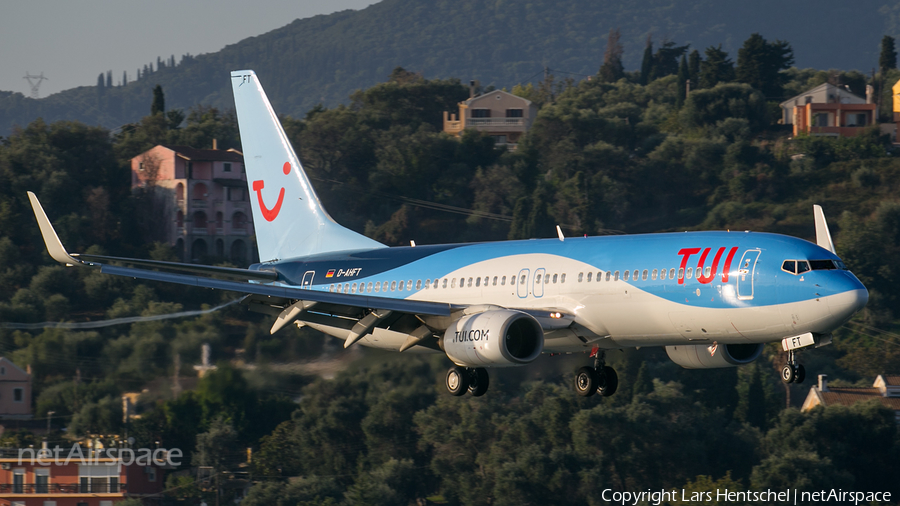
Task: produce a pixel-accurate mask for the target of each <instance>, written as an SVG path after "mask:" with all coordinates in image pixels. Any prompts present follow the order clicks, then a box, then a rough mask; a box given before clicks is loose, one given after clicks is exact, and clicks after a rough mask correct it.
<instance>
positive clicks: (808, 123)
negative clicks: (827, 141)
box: [793, 103, 877, 137]
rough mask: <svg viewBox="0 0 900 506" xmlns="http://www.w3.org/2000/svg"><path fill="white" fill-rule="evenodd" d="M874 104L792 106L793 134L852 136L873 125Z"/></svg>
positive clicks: (874, 115)
mask: <svg viewBox="0 0 900 506" xmlns="http://www.w3.org/2000/svg"><path fill="white" fill-rule="evenodd" d="M876 108H877V106H876V105H875V104H842V103H824V104H821V103H820V104H817V103H809V104H803V105H798V106H796V107H794V118H793V120H794V121H793V123H794V135H795V136H796V135H799V134H800V133H805V134H809V135H825V136H834V137H853V136H856V135H859V134H860V133H861V132H862V131H863V129H865V128H866V127H871V126H874V125H875V119H876V115H877V113H876Z"/></svg>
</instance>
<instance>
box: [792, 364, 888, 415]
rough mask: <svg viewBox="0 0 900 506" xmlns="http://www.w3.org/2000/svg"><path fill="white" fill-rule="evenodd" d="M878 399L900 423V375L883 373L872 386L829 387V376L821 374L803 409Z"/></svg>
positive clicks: (848, 404) (810, 390)
mask: <svg viewBox="0 0 900 506" xmlns="http://www.w3.org/2000/svg"><path fill="white" fill-rule="evenodd" d="M871 399H878V401H879V402H881V404H882V405H883V406H885V407H887V408H890V409H893V410H894V416H895V418H896V420H897V423H900V376H898V375H881V374H879V375H878V377H877V378H875V383H874V384H873V385H872V387H871V388H853V387H829V386H828V381H827V376H826V375H825V374H820V375H819V382H818V384H816V385H813V386H812V388H810V389H809V395H807V396H806V400H805V401H803V406H802V407H801V408H800V410H801V411H809V410H811V409H813V408H814V407H816V406H833V405H838V404H839V405H843V406H852V405H854V404H856V403H857V402H862V401H868V400H871Z"/></svg>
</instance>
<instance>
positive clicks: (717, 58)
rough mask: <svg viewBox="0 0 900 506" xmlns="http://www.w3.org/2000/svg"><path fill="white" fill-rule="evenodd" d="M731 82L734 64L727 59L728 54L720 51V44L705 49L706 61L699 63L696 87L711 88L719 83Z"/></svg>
mask: <svg viewBox="0 0 900 506" xmlns="http://www.w3.org/2000/svg"><path fill="white" fill-rule="evenodd" d="M733 80H734V63H732V61H731V60H730V59H729V58H728V53H726V52H725V51H722V44H719V45H718V46H717V47H713V46H709V47H708V48H706V60H703V61H702V62H700V75H699V77H698V81H699V82H698V83H697V87H698V88H712V87H713V86H715V85H717V84H719V83H723V82H724V83H727V82H730V81H733Z"/></svg>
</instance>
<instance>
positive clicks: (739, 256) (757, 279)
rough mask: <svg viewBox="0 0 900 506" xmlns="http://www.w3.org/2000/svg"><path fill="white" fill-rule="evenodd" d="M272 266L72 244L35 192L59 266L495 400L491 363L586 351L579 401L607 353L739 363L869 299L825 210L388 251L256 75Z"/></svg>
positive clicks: (259, 188) (244, 87)
mask: <svg viewBox="0 0 900 506" xmlns="http://www.w3.org/2000/svg"><path fill="white" fill-rule="evenodd" d="M232 87H233V90H234V95H235V105H236V109H237V113H238V121H239V126H240V131H241V139H242V144H243V148H244V161H245V167H246V171H247V183H248V189H249V190H250V192H251V193H250V195H251V205H252V209H253V218H254V225H255V229H256V233H257V247H258V250H259V257H260V259H262V260H263V261H262V262H261V263H259V264H255V265H253V266H251V267H250V269H247V270H244V269H228V268H219V267H210V266H198V265H189V264H177V263H168V262H157V261H149V260H139V259H124V258H114V257H102V256H91V255H74V254H69V253H68V252H66V250H65V248H64V247H63V246H62V244H61V243H60V242H59V239H58V238H57V237H56V233H55V232H54V231H53V228H52V226H51V225H50V222H49V220H48V219H47V217H46V215H45V214H44V212H43V209H41V207H40V204H39V203H38V201H37V198H36V197H35V196H34V195H33V194H29V196H30V198H31V200H32V204H33V206H34V209H35V214H36V216H37V219H38V223H39V224H40V227H41V231H42V233H43V236H44V240H45V242H46V243H47V247H48V251H49V252H50V254H51V256H52V257H53V258H54V259H56V260H57V261H60V262H62V263H64V264H68V265H83V266H87V267H93V268H99V269H100V270H101V271H102V272H106V273H109V274H117V275H124V276H130V277H135V278H141V279H150V280H160V281H168V282H174V283H181V284H187V285H195V286H204V287H209V288H218V289H224V290H233V291H238V292H244V293H247V296H246V298H245V299H244V303H245V304H246V305H248V306H249V308H250V309H251V310H255V311H261V312H265V313H269V314H272V315H273V316H275V317H276V319H275V323H274V324H273V326H272V329H271V331H272V333H274V332H277V331H278V330H279V329H281V328H283V327H284V326H285V325H288V324H292V323H293V324H296V325H300V326H309V327H311V328H314V329H317V330H319V331H322V332H324V333H326V334H329V335H332V336H335V337H338V338H340V339H343V340H344V346H345V347H349V346H351V345H353V344H355V343H359V344H360V345H363V346H370V347H375V348H382V349H387V350H394V351H400V352H406V353H420V352H431V353H445V354H446V355H447V357H449V359H450V360H451V361H452V362H453V363H454V364H455V365H454V366H453V367H451V368H450V370H449V371H448V373H447V377H446V385H447V388H448V390H449V391H450V392H451V393H453V394H454V395H462V394H464V393H466V392H469V393H471V394H473V395H476V396H477V395H483V394H484V393H485V392H486V391H487V388H488V383H489V376H488V372H487V369H486V368H490V367H508V366H520V365H525V364H528V363H530V362H532V361H533V360H535V359H536V358H537V357H538V356H539V355H540V354H541V353H557V352H583V351H588V350H590V351H591V352H592V353H591V356H592V357H594V360H593V364H591V365H586V366H585V367H582V368H581V369H579V370H578V371H577V373H576V375H575V389H576V391H577V392H578V393H579V394H581V395H585V396H588V395H593V394H594V393H600V394H601V395H612V393H614V392H615V390H616V387H617V384H618V379H617V375H616V373H615V371H614V370H613V369H612V368H610V367H608V366H606V365H605V363H604V352H605V351H606V350H611V349H621V348H626V347H645V346H664V347H665V348H666V352H667V353H668V356H669V357H670V358H671V359H672V360H673V361H674V362H676V363H678V364H679V365H681V366H683V367H687V368H715V367H732V366H738V365H743V364H748V363H750V362H752V361H754V360H756V359H757V358H758V357H759V356H760V354H761V352H762V348H763V345H764V344H765V343H769V342H777V341H781V343H782V346H783V348H784V350H785V351H786V352H787V353H788V364H787V365H786V366H785V367H784V369H783V371H782V379H783V380H784V381H786V382H799V381H803V378H804V376H805V371H804V369H803V366H802V365H800V364H798V363H797V361H796V360H795V358H794V351H795V350H796V349H799V348H803V347H806V346H821V345H825V344H828V343H830V342H831V332H832V331H833V330H834V329H836V328H838V327H839V326H841V325H843V324H844V323H845V322H846V321H847V320H848V319H850V318H851V317H852V316H853V315H854V314H855V313H856V312H858V311H859V310H860V309H862V308H863V307H864V306H865V304H866V302H867V299H868V292H867V291H866V289H865V287H864V286H863V285H862V283H860V282H859V280H858V279H857V278H856V277H855V276H854V275H853V274H852V273H851V272H850V271H848V270H847V269H846V268H845V266H844V264H843V262H842V261H841V260H840V258H838V257H837V255H835V253H834V245H833V243H832V240H831V235H830V233H829V231H828V226H827V224H826V222H825V217H824V214H823V213H822V210H821V208H819V207H818V206H815V209H814V215H815V225H816V244H813V243H810V242H808V241H805V240H803V239H797V238H794V237H788V236H783V235H776V234H767V233H754V232H685V233H666V234H643V235H629V236H605V237H584V238H581V237H578V238H565V237H563V236H562V234H559V238H558V239H537V240H527V241H505V242H495V243H477V244H449V245H433V246H415V247H394V248H388V247H385V246H384V245H382V244H380V243H377V242H375V241H373V240H371V239H368V238H366V237H364V236H362V235H359V234H357V233H355V232H353V231H351V230H348V229H346V228H344V227H341V226H340V225H338V224H337V223H335V222H334V220H332V219H331V217H330V216H329V215H328V214H327V212H326V211H325V210H324V208H323V207H322V205H321V203H320V202H319V200H318V197H317V196H316V194H315V191H314V190H313V188H312V185H311V184H310V182H309V180H308V178H307V177H306V174H305V173H304V172H303V169H302V166H301V164H300V161H299V159H298V157H297V155H296V153H294V150H293V149H292V148H291V145H290V143H289V142H288V140H287V137H286V135H285V134H284V131H283V130H282V128H281V125H280V123H279V121H278V119H277V117H276V115H275V113H274V110H273V109H272V107H271V105H270V104H269V101H268V99H267V98H266V95H265V93H264V92H263V89H262V87H261V85H260V84H259V80H258V79H257V77H256V75H255V74H254V73H253V72H252V71H238V72H233V73H232Z"/></svg>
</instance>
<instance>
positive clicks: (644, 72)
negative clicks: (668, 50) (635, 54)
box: [639, 35, 653, 86]
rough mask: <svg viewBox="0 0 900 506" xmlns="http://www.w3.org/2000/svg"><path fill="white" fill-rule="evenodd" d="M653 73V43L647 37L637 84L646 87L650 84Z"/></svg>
mask: <svg viewBox="0 0 900 506" xmlns="http://www.w3.org/2000/svg"><path fill="white" fill-rule="evenodd" d="M652 72H653V41H652V40H651V39H650V36H649V35H648V36H647V45H646V47H644V58H643V59H642V60H641V77H640V80H639V83H640V84H642V85H644V86H646V85H647V83H649V82H650V74H651V73H652Z"/></svg>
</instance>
